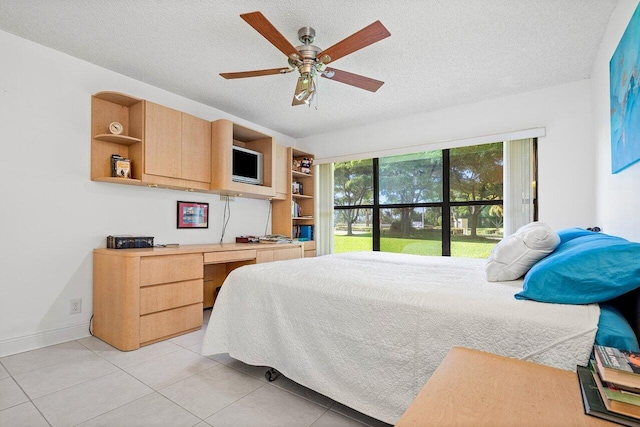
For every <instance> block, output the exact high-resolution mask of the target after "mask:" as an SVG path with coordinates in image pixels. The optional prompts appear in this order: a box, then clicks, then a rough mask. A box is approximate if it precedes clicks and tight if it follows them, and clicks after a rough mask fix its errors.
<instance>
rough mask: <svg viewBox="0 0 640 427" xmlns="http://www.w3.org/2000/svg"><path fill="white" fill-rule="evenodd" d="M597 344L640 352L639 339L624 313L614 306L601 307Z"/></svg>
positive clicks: (602, 305)
mask: <svg viewBox="0 0 640 427" xmlns="http://www.w3.org/2000/svg"><path fill="white" fill-rule="evenodd" d="M596 344H597V345H603V346H606V347H613V348H617V349H620V350H628V351H640V346H638V338H637V337H636V334H634V333H633V329H631V325H629V322H627V319H625V318H624V316H623V315H622V313H620V312H619V311H618V309H616V308H615V307H613V306H610V305H607V304H601V305H600V320H599V321H598V332H597V333H596Z"/></svg>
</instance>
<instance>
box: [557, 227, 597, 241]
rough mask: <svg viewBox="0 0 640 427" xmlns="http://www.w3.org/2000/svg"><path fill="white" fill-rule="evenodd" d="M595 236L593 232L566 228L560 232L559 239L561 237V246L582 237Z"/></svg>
mask: <svg viewBox="0 0 640 427" xmlns="http://www.w3.org/2000/svg"><path fill="white" fill-rule="evenodd" d="M590 234H593V231H589V230H585V229H584V228H577V227H575V228H565V229H564V230H559V231H558V237H560V244H563V243H567V242H568V241H570V240H573V239H576V238H578V237H582V236H588V235H590Z"/></svg>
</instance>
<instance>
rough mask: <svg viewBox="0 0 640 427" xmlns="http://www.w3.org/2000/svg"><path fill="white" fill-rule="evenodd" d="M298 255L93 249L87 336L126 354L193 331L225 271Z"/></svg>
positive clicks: (256, 247)
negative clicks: (90, 332)
mask: <svg viewBox="0 0 640 427" xmlns="http://www.w3.org/2000/svg"><path fill="white" fill-rule="evenodd" d="M303 256H304V247H303V244H302V243H285V244H276V245H269V244H252V243H225V244H215V245H185V246H180V247H177V248H149V249H95V250H94V251H93V334H94V335H95V336H96V337H98V338H100V339H101V340H103V341H105V342H107V343H109V344H111V345H112V346H114V347H116V348H118V349H120V350H123V351H128V350H135V349H137V348H140V346H142V345H147V344H151V343H154V342H157V341H161V340H164V339H167V338H171V337H173V336H176V335H180V334H184V333H187V332H191V331H195V330H198V329H200V328H201V327H202V310H203V308H204V307H211V306H213V303H214V301H215V289H216V288H217V287H218V286H221V285H222V283H223V282H224V279H225V278H226V277H227V275H228V274H229V273H230V272H231V271H233V270H234V269H236V268H238V267H240V266H243V265H247V264H256V263H262V262H271V261H281V260H287V259H294V258H302V257H303Z"/></svg>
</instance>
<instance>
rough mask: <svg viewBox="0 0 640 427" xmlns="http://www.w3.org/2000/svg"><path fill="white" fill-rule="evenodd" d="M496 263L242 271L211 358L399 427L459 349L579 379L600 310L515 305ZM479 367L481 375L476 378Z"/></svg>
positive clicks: (426, 261) (213, 330)
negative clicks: (257, 370) (487, 269)
mask: <svg viewBox="0 0 640 427" xmlns="http://www.w3.org/2000/svg"><path fill="white" fill-rule="evenodd" d="M484 265H485V260H476V259H461V258H449V257H419V256H414V255H402V254H389V253H383V252H361V253H348V254H339V255H329V256H323V257H318V258H306V259H299V260H291V261H284V262H273V263H266V264H258V265H252V266H246V267H242V268H239V269H237V270H235V271H233V272H232V273H231V274H230V275H229V277H228V278H227V280H226V281H225V284H224V286H223V287H222V289H221V291H220V294H219V295H218V299H217V301H216V304H215V308H214V309H213V313H212V315H211V319H210V321H209V326H208V328H207V331H206V334H205V338H204V342H203V348H202V353H203V354H206V355H210V354H217V353H229V355H230V356H232V357H234V358H236V359H239V360H241V361H243V362H245V363H248V364H251V365H262V366H270V367H273V368H275V369H277V370H278V371H280V372H281V373H282V374H284V375H285V376H287V377H288V378H290V379H292V380H294V381H296V382H298V383H300V384H302V385H304V386H306V387H309V388H311V389H313V390H316V391H317V392H319V393H322V394H324V395H326V396H328V397H331V398H332V399H334V400H336V401H338V402H340V403H343V404H345V405H347V406H349V407H352V408H354V409H356V410H358V411H360V412H363V413H365V414H367V415H370V416H372V417H374V418H377V419H380V420H382V421H385V422H388V423H395V422H396V421H397V420H398V419H399V418H400V416H401V415H402V413H403V411H404V410H405V409H406V408H407V407H408V406H409V404H410V403H411V402H412V400H413V399H414V397H415V396H416V394H417V393H418V392H419V391H420V389H421V388H422V386H423V385H424V383H425V382H426V381H427V380H428V379H429V377H430V376H431V374H432V373H433V371H434V370H435V369H436V368H437V366H438V365H439V363H440V362H441V361H442V359H444V357H445V355H446V354H447V353H448V351H449V350H450V349H451V347H452V346H464V347H470V348H475V349H479V350H484V351H488V352H491V353H496V354H501V355H505V356H511V357H516V358H519V359H524V360H530V361H534V362H538V363H543V364H546V365H550V366H555V367H558V368H561V369H567V370H574V369H575V366H576V365H577V364H585V363H586V362H587V360H588V358H589V354H590V352H591V348H592V346H593V341H594V337H595V334H596V330H597V324H598V318H599V314H600V310H599V308H598V305H596V304H592V305H582V306H577V305H560V304H543V303H538V302H533V301H521V300H516V299H514V297H513V295H514V294H515V293H517V292H519V291H520V290H521V289H522V281H512V282H493V283H491V282H487V281H486V279H485V274H484ZM472 370H473V367H470V368H469V372H470V374H471V373H472Z"/></svg>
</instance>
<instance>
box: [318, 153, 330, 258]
mask: <svg viewBox="0 0 640 427" xmlns="http://www.w3.org/2000/svg"><path fill="white" fill-rule="evenodd" d="M316 177H317V179H316V188H315V190H316V191H315V194H316V198H315V204H316V206H315V211H316V215H315V217H316V229H315V239H316V254H317V255H328V254H330V253H333V163H324V164H321V165H319V166H317V169H316Z"/></svg>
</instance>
